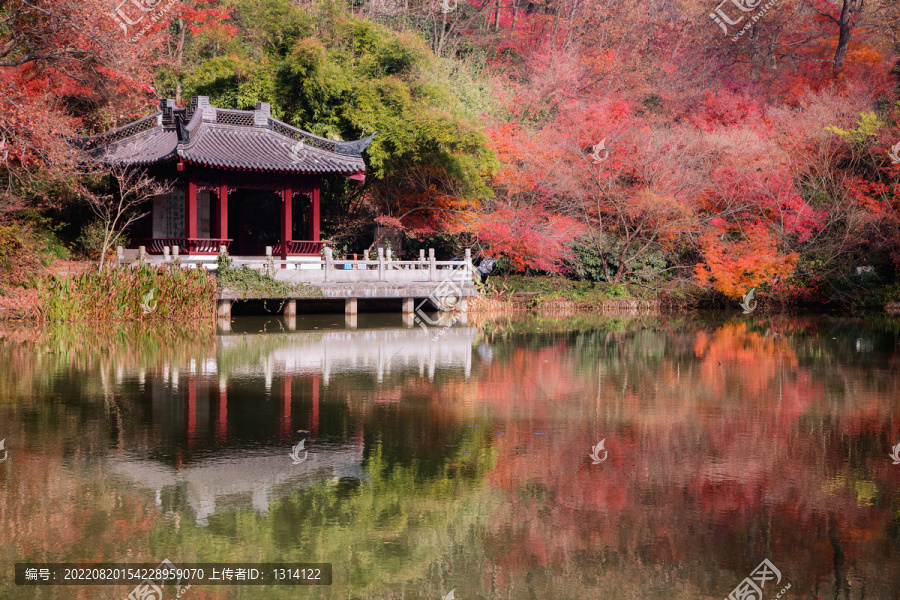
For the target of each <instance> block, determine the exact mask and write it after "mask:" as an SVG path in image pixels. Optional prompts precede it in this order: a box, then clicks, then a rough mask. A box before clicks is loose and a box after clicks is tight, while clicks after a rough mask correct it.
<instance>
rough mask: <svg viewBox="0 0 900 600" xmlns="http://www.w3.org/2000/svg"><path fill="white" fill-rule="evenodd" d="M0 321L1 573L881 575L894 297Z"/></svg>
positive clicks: (438, 587)
mask: <svg viewBox="0 0 900 600" xmlns="http://www.w3.org/2000/svg"><path fill="white" fill-rule="evenodd" d="M291 329H294V328H291ZM0 336H2V340H0V439H2V440H5V442H4V449H3V450H0V459H3V457H4V455H5V457H6V458H5V460H3V462H2V463H0V598H3V599H7V598H10V599H20V598H21V599H26V598H27V599H31V598H46V599H51V598H66V599H69V598H73V599H76V598H77V599H94V598H101V599H107V598H108V599H116V600H121V599H124V598H126V597H127V596H128V595H129V594H130V593H131V592H132V591H133V589H134V587H135V586H134V585H114V586H96V585H90V586H88V585H75V586H17V585H15V584H14V582H13V566H14V564H15V563H74V562H79V563H153V564H157V563H160V562H161V561H163V560H164V559H168V560H170V561H172V562H173V563H176V564H181V563H331V565H332V569H333V571H332V576H333V583H332V585H330V586H308V587H307V586H304V587H296V586H286V585H282V586H249V585H230V586H213V585H206V584H202V585H194V586H192V587H191V588H189V589H187V590H184V589H181V590H180V591H179V590H178V589H177V588H175V587H174V586H168V587H167V588H165V589H164V595H163V600H168V599H169V598H176V596H177V595H178V594H179V593H180V594H181V598H184V599H185V600H201V599H212V598H223V599H224V598H246V599H251V598H252V599H278V598H371V599H375V598H378V599H381V598H404V599H406V598H410V599H412V598H427V599H431V600H441V599H442V598H455V599H457V600H469V599H475V598H483V599H488V598H490V599H494V598H496V599H500V598H503V599H515V600H526V599H527V600H531V599H582V598H583V599H603V598H616V599H623V598H624V599H627V598H635V599H638V598H641V599H644V598H660V599H663V598H665V599H671V598H685V599H687V598H690V599H692V600H696V599H703V598H710V599H716V600H722V599H723V598H728V597H729V595H730V594H731V596H732V597H733V598H740V599H742V600H746V599H753V600H756V599H757V596H756V595H746V594H745V593H744V592H746V591H747V590H748V589H749V590H753V591H754V594H755V593H757V592H755V588H753V587H752V586H757V587H758V588H759V589H761V591H762V597H763V598H765V599H766V600H769V599H774V598H777V597H780V598H785V599H788V600H792V599H805V598H854V599H856V598H859V599H870V600H880V599H883V600H889V599H894V598H897V597H900V491H898V486H900V464H894V461H893V460H892V459H891V457H890V456H889V454H891V453H892V447H893V446H895V445H897V444H900V321H898V320H896V319H893V320H892V319H889V318H887V317H884V318H873V319H868V320H848V319H829V318H811V317H810V318H806V317H764V316H755V315H751V316H749V317H735V316H733V315H732V316H727V315H725V316H689V317H647V318H618V319H604V318H600V317H595V316H590V315H581V316H570V317H547V316H536V315H529V316H525V317H519V318H515V319H511V320H499V321H488V322H483V323H479V324H477V325H476V324H470V325H460V324H457V325H456V326H454V327H452V328H449V329H446V330H438V329H431V330H429V331H427V332H426V331H423V330H421V329H418V328H412V329H409V328H404V327H403V326H402V323H401V318H400V316H399V315H383V316H378V315H360V317H359V326H358V328H357V329H355V330H352V329H347V328H346V327H345V325H344V322H343V316H339V317H335V316H330V315H318V316H309V317H301V318H298V320H297V323H296V331H290V330H289V329H288V327H287V326H286V324H285V323H284V322H283V321H281V320H279V319H268V320H267V319H262V318H243V319H236V320H235V321H234V322H233V324H232V327H231V331H230V332H222V331H219V332H217V330H216V328H215V327H214V326H211V325H190V326H176V325H168V326H166V327H163V328H154V329H148V328H135V327H122V326H115V325H112V326H106V327H103V328H100V329H97V328H93V329H92V328H89V327H83V326H82V327H73V328H55V329H51V330H46V331H37V330H32V329H27V328H23V329H7V330H4V331H2V332H0ZM435 338H436V339H435ZM300 442H303V444H302V447H301V446H300ZM763 561H768V562H767V563H764V562H763ZM760 565H762V567H761V568H758V567H760ZM735 590H737V591H735ZM451 591H452V592H453V593H452V594H451V593H450V592H451ZM779 595H780V596H779ZM154 600H155V599H154Z"/></svg>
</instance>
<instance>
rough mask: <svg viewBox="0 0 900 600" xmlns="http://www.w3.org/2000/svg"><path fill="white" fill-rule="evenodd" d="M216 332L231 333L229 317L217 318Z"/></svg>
mask: <svg viewBox="0 0 900 600" xmlns="http://www.w3.org/2000/svg"><path fill="white" fill-rule="evenodd" d="M216 329H217V330H218V333H231V319H221V318H220V319H219V320H218V321H216Z"/></svg>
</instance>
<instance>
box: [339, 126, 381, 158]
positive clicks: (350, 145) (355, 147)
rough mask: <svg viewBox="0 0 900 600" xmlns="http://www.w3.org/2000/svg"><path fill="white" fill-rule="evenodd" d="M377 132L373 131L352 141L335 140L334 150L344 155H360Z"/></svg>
mask: <svg viewBox="0 0 900 600" xmlns="http://www.w3.org/2000/svg"><path fill="white" fill-rule="evenodd" d="M377 133H378V132H377V131H373V132H372V133H371V134H369V135H367V136H366V137H364V138H362V139H359V140H354V141H352V142H335V143H334V145H335V152H337V153H338V154H343V155H344V156H362V153H363V152H364V151H365V149H366V148H368V147H369V144H371V143H372V138H374V137H375V134H377Z"/></svg>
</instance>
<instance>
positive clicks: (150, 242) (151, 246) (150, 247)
mask: <svg viewBox="0 0 900 600" xmlns="http://www.w3.org/2000/svg"><path fill="white" fill-rule="evenodd" d="M134 243H136V244H140V245H141V246H143V247H144V248H146V250H147V254H163V252H164V250H165V249H166V248H170V249H173V248H175V247H177V248H178V251H179V252H182V253H184V254H218V253H219V248H220V247H221V246H225V247H226V248H228V246H230V245H231V240H230V239H228V238H151V239H144V240H135V241H134ZM173 253H174V251H173Z"/></svg>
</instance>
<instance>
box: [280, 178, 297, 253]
mask: <svg viewBox="0 0 900 600" xmlns="http://www.w3.org/2000/svg"><path fill="white" fill-rule="evenodd" d="M292 204H293V192H292V190H291V184H290V183H288V182H287V181H285V184H284V189H283V190H282V191H281V260H287V257H288V242H289V241H291V236H292V235H293V233H294V232H293V231H292V228H291V224H292V223H293V218H292V215H291V208H292V207H291V205H292Z"/></svg>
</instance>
